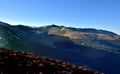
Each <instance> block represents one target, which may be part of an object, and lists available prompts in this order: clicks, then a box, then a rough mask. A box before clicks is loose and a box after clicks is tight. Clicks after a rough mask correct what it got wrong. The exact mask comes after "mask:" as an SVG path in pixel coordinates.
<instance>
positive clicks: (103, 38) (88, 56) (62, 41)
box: [0, 22, 120, 74]
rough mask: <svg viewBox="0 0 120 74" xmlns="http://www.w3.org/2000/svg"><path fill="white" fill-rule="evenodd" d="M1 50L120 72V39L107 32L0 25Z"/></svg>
mask: <svg viewBox="0 0 120 74" xmlns="http://www.w3.org/2000/svg"><path fill="white" fill-rule="evenodd" d="M0 47H5V48H12V49H17V50H22V51H25V52H33V53H36V54H40V55H44V56H48V57H52V58H56V59H60V60H64V61H67V62H70V63H73V64H76V65H85V66H87V67H90V68H92V69H95V70H98V71H101V72H105V73H106V74H115V73H117V74H119V73H120V71H119V68H120V63H119V62H120V55H119V54H120V36H119V35H117V34H115V33H113V32H109V31H105V30H96V29H81V28H71V27H64V26H56V25H50V26H44V27H36V28H32V27H28V26H23V25H17V26H11V25H9V24H7V23H3V22H0ZM116 53H117V54H116ZM109 67H112V68H109Z"/></svg>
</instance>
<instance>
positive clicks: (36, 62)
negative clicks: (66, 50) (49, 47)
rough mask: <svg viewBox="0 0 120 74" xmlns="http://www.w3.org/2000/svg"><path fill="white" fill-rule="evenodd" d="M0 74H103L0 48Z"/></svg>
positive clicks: (43, 57)
mask: <svg viewBox="0 0 120 74" xmlns="http://www.w3.org/2000/svg"><path fill="white" fill-rule="evenodd" d="M0 74H104V73H100V72H97V71H94V70H91V69H89V68H86V67H83V66H76V65H73V64H70V63H67V62H64V61H60V60H55V59H52V58H48V57H45V56H39V55H36V54H33V53H30V52H28V53H27V52H21V51H18V50H12V49H5V48H0Z"/></svg>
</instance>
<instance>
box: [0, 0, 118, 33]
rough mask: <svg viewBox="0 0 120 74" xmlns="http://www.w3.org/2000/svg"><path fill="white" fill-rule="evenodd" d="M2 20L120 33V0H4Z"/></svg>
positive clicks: (0, 0) (0, 8)
mask: <svg viewBox="0 0 120 74" xmlns="http://www.w3.org/2000/svg"><path fill="white" fill-rule="evenodd" d="M0 21H3V22H6V23H9V24H11V25H18V24H22V25H28V26H44V25H51V24H56V25H63V26H67V27H76V28H96V29H103V30H108V31H112V32H115V33H117V34H119V35H120V0H0Z"/></svg>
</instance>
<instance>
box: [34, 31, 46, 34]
mask: <svg viewBox="0 0 120 74" xmlns="http://www.w3.org/2000/svg"><path fill="white" fill-rule="evenodd" d="M35 32H36V33H37V34H42V33H44V31H40V30H36V31H35Z"/></svg>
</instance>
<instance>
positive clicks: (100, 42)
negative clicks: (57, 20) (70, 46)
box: [46, 25, 120, 54]
mask: <svg viewBox="0 0 120 74" xmlns="http://www.w3.org/2000/svg"><path fill="white" fill-rule="evenodd" d="M46 30H47V31H48V34H54V35H58V36H65V37H68V38H70V40H71V41H73V42H74V43H75V44H78V45H82V46H88V47H92V48H95V49H100V50H104V51H108V52H113V53H118V54H119V53H120V50H119V48H120V36H119V35H117V34H115V33H113V32H109V31H104V30H96V29H81V28H70V27H64V26H56V25H51V26H47V29H46Z"/></svg>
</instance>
